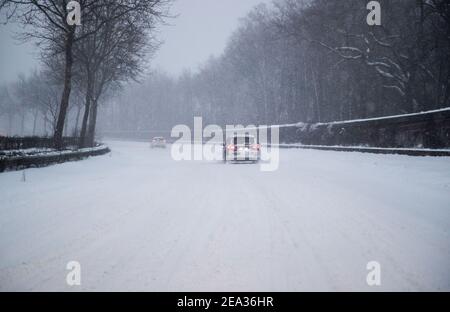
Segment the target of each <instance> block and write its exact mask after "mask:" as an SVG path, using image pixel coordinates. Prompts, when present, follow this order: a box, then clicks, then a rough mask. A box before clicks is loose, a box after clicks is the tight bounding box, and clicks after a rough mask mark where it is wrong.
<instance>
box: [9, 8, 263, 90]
mask: <svg viewBox="0 0 450 312" xmlns="http://www.w3.org/2000/svg"><path fill="white" fill-rule="evenodd" d="M261 2H265V3H270V2H271V1H270V0H177V1H176V2H175V3H174V5H173V7H172V14H174V15H178V17H177V18H174V19H170V20H168V23H169V24H170V25H168V26H163V27H161V29H160V33H159V36H158V37H159V38H160V39H161V40H163V41H164V44H163V45H162V47H161V49H160V50H159V51H158V53H157V55H156V56H155V59H154V60H153V62H152V63H151V64H152V65H153V67H154V68H158V69H162V70H165V71H167V72H168V73H170V74H173V75H178V74H179V73H181V72H182V71H183V69H185V68H191V69H193V70H195V69H196V68H197V67H198V65H200V64H201V63H203V62H204V61H206V60H207V59H208V58H209V56H211V55H219V54H220V53H221V52H222V51H223V49H224V47H225V45H226V42H227V39H228V38H229V36H230V35H231V33H232V32H233V30H234V29H236V27H237V25H238V22H239V18H241V17H244V16H245V15H246V13H247V12H248V11H249V10H251V8H253V7H254V6H255V5H257V4H258V3H261ZM17 30H20V29H18V26H15V25H7V26H4V25H0V83H4V82H7V81H11V80H14V79H15V78H16V77H17V76H18V75H19V73H25V74H27V73H28V72H30V71H31V70H33V69H37V68H38V67H39V63H38V61H37V60H36V58H37V55H38V51H37V50H36V48H35V47H34V46H33V45H32V44H30V43H29V44H18V43H17V42H16V41H14V40H13V39H12V34H13V33H14V31H17Z"/></svg>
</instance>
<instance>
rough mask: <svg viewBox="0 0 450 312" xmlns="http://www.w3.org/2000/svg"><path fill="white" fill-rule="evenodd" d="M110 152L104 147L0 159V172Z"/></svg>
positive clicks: (42, 165)
mask: <svg viewBox="0 0 450 312" xmlns="http://www.w3.org/2000/svg"><path fill="white" fill-rule="evenodd" d="M110 151H111V150H110V149H109V147H108V146H106V145H99V146H96V147H93V148H83V149H79V150H63V151H46V152H43V153H36V154H34V155H23V156H3V157H0V172H3V171H5V170H20V169H26V168H30V167H44V166H48V165H51V164H55V163H63V162H67V161H74V160H80V159H83V158H86V157H90V156H99V155H104V154H107V153H109V152H110Z"/></svg>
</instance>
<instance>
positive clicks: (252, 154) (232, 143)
mask: <svg viewBox="0 0 450 312" xmlns="http://www.w3.org/2000/svg"><path fill="white" fill-rule="evenodd" d="M260 159H261V145H260V144H259V143H258V141H257V139H256V138H255V136H253V135H235V136H232V137H230V138H227V140H226V143H225V144H224V149H223V160H224V162H227V161H232V162H238V161H248V162H258V161H259V160H260Z"/></svg>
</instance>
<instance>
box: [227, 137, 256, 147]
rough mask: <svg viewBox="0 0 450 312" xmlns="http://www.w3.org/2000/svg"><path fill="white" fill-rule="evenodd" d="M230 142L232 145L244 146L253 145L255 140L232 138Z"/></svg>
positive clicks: (252, 138) (251, 138)
mask: <svg viewBox="0 0 450 312" xmlns="http://www.w3.org/2000/svg"><path fill="white" fill-rule="evenodd" d="M231 141H232V143H233V144H234V145H238V144H245V145H251V144H255V138H254V137H250V136H246V137H243V136H242V137H234V138H232V140H231Z"/></svg>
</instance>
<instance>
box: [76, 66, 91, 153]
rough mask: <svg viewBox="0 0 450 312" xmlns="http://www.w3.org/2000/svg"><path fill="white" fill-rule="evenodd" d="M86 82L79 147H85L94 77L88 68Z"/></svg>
mask: <svg viewBox="0 0 450 312" xmlns="http://www.w3.org/2000/svg"><path fill="white" fill-rule="evenodd" d="M87 72H88V73H87V84H86V99H85V104H84V114H83V121H82V123H81V131H80V143H79V145H80V147H86V144H87V142H86V131H87V125H88V117H89V112H90V110H91V101H92V94H93V88H94V86H93V82H94V79H93V78H92V74H91V72H90V70H89V69H88V70H87Z"/></svg>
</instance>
